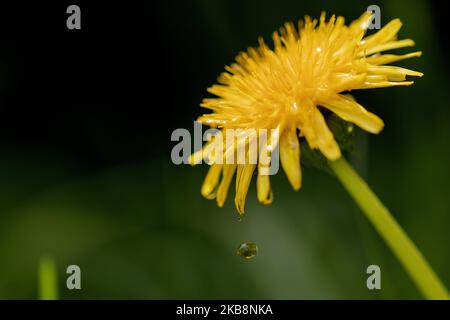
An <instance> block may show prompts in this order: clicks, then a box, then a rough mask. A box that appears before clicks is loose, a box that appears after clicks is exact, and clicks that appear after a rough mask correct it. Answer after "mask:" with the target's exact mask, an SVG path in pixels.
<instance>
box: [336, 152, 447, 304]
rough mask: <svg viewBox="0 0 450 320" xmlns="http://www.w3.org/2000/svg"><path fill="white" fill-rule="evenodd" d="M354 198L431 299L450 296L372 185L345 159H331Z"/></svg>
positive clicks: (422, 290)
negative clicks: (372, 188) (374, 191)
mask: <svg viewBox="0 0 450 320" xmlns="http://www.w3.org/2000/svg"><path fill="white" fill-rule="evenodd" d="M329 165H330V167H331V169H332V170H333V171H334V173H335V174H336V176H337V178H338V179H339V180H340V181H341V183H342V184H343V185H344V187H345V188H346V189H347V191H348V192H349V193H350V195H351V196H352V198H353V199H354V200H355V202H356V203H357V204H358V206H359V207H360V208H361V210H362V211H363V212H364V214H365V215H366V217H367V218H368V219H369V221H370V222H371V223H372V224H373V226H374V227H375V229H376V230H377V231H378V233H379V234H380V235H381V237H382V238H383V240H384V241H385V242H386V244H387V245H388V246H389V248H390V249H391V250H392V251H393V253H394V254H395V255H396V256H397V258H398V260H399V261H400V263H401V264H402V265H403V267H404V268H405V270H406V272H407V273H408V274H409V276H410V277H411V278H412V280H413V281H414V283H415V284H416V285H417V287H418V288H419V290H420V291H421V292H422V294H423V295H424V296H425V298H427V299H439V300H442V299H450V295H449V294H448V292H447V289H446V288H445V287H444V285H443V284H442V282H441V281H440V280H439V278H438V277H437V275H436V274H435V273H434V271H433V269H432V268H431V267H430V265H429V264H428V262H427V261H426V260H425V258H424V257H423V255H422V254H421V253H420V251H419V250H418V249H417V247H416V246H415V245H414V243H413V242H412V241H411V239H410V238H409V237H408V235H407V234H406V233H405V231H404V230H403V229H402V228H401V227H400V225H399V224H398V223H397V221H395V219H394V217H393V216H392V215H391V214H390V213H389V211H388V209H386V207H385V206H384V205H383V204H382V203H381V201H380V200H379V199H378V198H377V196H376V195H375V194H374V193H373V191H372V190H371V189H370V188H369V186H368V185H367V184H366V183H365V182H364V180H362V179H361V177H360V176H359V175H358V174H357V173H356V172H355V170H353V168H352V167H351V166H350V165H349V164H348V162H347V161H346V160H345V159H344V158H340V159H338V160H336V161H329Z"/></svg>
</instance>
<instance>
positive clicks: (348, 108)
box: [320, 94, 384, 133]
mask: <svg viewBox="0 0 450 320" xmlns="http://www.w3.org/2000/svg"><path fill="white" fill-rule="evenodd" d="M320 104H321V105H322V106H324V107H325V108H327V109H329V110H330V111H332V112H334V113H335V114H337V115H338V116H339V117H341V118H342V119H344V120H345V121H349V122H353V123H354V124H356V125H358V126H359V127H361V128H362V129H364V130H366V131H368V132H371V133H379V132H380V131H381V130H382V129H383V126H384V123H383V120H381V119H380V118H379V117H378V116H376V115H374V114H373V113H371V112H369V111H367V110H366V109H364V107H363V106H361V105H360V104H359V103H357V102H356V101H354V100H353V99H351V98H349V97H346V96H344V95H341V94H338V95H336V96H334V97H333V98H331V99H329V100H327V101H321V102H320Z"/></svg>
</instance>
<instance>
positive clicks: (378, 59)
mask: <svg viewBox="0 0 450 320" xmlns="http://www.w3.org/2000/svg"><path fill="white" fill-rule="evenodd" d="M421 55H422V51H416V52H411V53H407V54H403V55H396V54H381V55H374V56H371V57H368V58H366V62H367V63H369V64H373V65H382V64H388V63H392V62H397V61H400V60H404V59H409V58H415V57H420V56H421Z"/></svg>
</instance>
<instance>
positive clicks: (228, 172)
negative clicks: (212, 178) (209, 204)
mask: <svg viewBox="0 0 450 320" xmlns="http://www.w3.org/2000/svg"><path fill="white" fill-rule="evenodd" d="M235 171H236V165H235V164H227V165H224V166H223V171H222V181H220V185H219V188H218V189H217V198H216V201H217V205H218V206H219V207H223V204H224V203H225V200H226V199H227V195H228V189H229V187H230V184H231V180H232V179H233V176H234V172H235Z"/></svg>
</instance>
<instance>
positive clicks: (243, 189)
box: [234, 164, 256, 214]
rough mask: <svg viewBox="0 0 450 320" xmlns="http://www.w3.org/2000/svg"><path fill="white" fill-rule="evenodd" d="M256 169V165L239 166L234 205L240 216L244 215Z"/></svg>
mask: <svg viewBox="0 0 450 320" xmlns="http://www.w3.org/2000/svg"><path fill="white" fill-rule="evenodd" d="M255 168H256V165H254V164H240V165H238V166H237V177H236V197H235V198H234V203H235V205H236V209H237V211H238V212H239V214H244V211H245V199H246V198H247V192H248V188H249V187H250V182H251V181H252V175H253V171H255Z"/></svg>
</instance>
